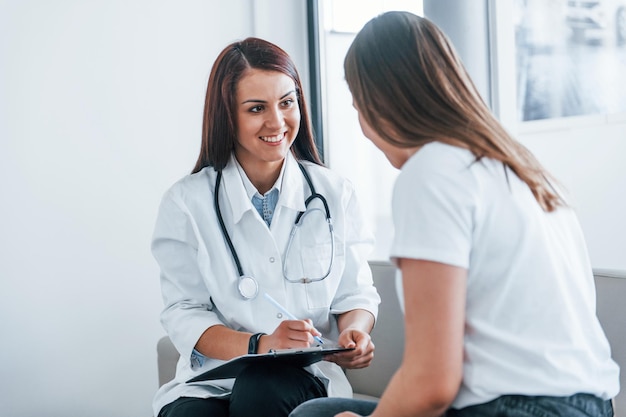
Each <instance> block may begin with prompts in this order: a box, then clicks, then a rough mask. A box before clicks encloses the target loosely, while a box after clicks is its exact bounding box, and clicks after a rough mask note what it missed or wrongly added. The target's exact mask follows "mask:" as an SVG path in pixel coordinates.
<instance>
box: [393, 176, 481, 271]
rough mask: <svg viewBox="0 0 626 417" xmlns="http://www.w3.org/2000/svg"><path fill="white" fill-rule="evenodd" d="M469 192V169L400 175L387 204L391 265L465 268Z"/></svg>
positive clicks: (469, 241) (470, 228) (469, 236)
mask: <svg viewBox="0 0 626 417" xmlns="http://www.w3.org/2000/svg"><path fill="white" fill-rule="evenodd" d="M475 188H476V185H475V183H474V181H473V180H472V176H471V173H470V172H469V169H465V170H458V171H455V170H452V169H451V170H443V169H438V170H428V169H423V170H417V169H416V167H415V166H412V167H409V169H408V170H406V171H404V170H403V172H401V174H400V175H399V176H398V178H397V180H396V184H395V187H394V192H393V199H392V213H393V222H394V228H395V236H394V240H393V243H392V247H391V253H390V254H391V258H392V260H395V259H398V258H410V259H422V260H428V261H434V262H441V263H444V264H449V265H454V266H459V267H462V268H468V267H469V262H470V251H471V248H472V231H473V227H474V218H475V211H476V204H475V202H476V199H475V197H474V195H473V190H475Z"/></svg>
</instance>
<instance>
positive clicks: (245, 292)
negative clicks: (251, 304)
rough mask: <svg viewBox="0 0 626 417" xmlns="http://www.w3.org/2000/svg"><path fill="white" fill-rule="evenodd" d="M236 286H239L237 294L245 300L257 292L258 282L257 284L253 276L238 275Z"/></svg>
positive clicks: (251, 297)
mask: <svg viewBox="0 0 626 417" xmlns="http://www.w3.org/2000/svg"><path fill="white" fill-rule="evenodd" d="M237 287H238V288H239V294H241V296H242V297H243V298H245V299H247V300H251V299H253V298H255V297H256V296H257V294H258V293H259V284H257V282H256V280H255V279H254V278H252V277H249V276H246V275H243V276H240V277H239V284H237Z"/></svg>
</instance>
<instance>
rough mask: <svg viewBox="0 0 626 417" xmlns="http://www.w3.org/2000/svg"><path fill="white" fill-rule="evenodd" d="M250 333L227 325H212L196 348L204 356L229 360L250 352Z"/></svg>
mask: <svg viewBox="0 0 626 417" xmlns="http://www.w3.org/2000/svg"><path fill="white" fill-rule="evenodd" d="M249 340H250V333H245V332H238V331H236V330H232V329H229V328H228V327H226V326H220V325H217V326H212V327H209V328H208V329H206V330H205V331H204V333H202V336H200V339H198V342H197V343H196V346H195V348H196V350H197V351H198V352H200V353H202V354H203V355H204V356H208V357H211V358H214V359H221V360H229V359H232V358H234V357H236V356H241V355H245V354H247V353H248V342H249Z"/></svg>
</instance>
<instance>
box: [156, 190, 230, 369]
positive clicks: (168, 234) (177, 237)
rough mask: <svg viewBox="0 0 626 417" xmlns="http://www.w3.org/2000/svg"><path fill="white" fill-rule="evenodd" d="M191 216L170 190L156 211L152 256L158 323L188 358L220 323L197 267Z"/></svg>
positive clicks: (196, 246)
mask: <svg viewBox="0 0 626 417" xmlns="http://www.w3.org/2000/svg"><path fill="white" fill-rule="evenodd" d="M196 229H197V227H196V225H195V222H194V219H193V217H192V216H191V214H190V213H189V212H188V210H185V206H184V204H183V203H182V202H181V201H180V200H179V199H178V198H177V197H176V195H175V194H174V193H172V192H171V191H170V192H168V193H167V194H166V195H165V197H164V198H163V201H162V202H161V206H160V208H159V214H158V217H157V221H156V226H155V230H154V234H153V238H152V254H153V255H154V258H155V259H156V261H157V263H158V264H159V267H160V268H161V292H162V296H163V303H164V305H165V308H164V309H163V311H162V313H161V323H162V325H163V327H164V328H165V330H166V332H167V334H168V335H169V337H170V339H171V340H172V342H173V343H174V345H175V346H176V349H177V350H178V351H179V352H180V353H181V355H182V356H183V357H186V358H191V355H192V352H193V349H194V347H195V345H196V343H197V341H198V339H199V338H200V336H201V335H202V333H203V332H204V331H205V330H206V329H207V328H209V327H211V326H214V325H216V324H223V323H222V322H221V321H220V319H219V318H218V316H217V314H216V313H215V312H213V311H211V309H212V308H213V305H212V303H211V294H210V293H209V291H208V289H207V286H206V285H205V283H204V280H203V277H202V274H201V272H200V270H199V268H198V259H197V258H198V255H197V254H198V238H197V235H196Z"/></svg>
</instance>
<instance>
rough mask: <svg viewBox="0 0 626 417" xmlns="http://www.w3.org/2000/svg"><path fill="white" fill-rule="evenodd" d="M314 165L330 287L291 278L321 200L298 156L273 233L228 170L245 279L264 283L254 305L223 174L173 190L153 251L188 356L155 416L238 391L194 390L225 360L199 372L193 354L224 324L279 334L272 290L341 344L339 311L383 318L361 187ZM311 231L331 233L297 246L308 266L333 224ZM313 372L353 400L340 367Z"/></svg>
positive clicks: (209, 385) (172, 325) (178, 342)
mask: <svg viewBox="0 0 626 417" xmlns="http://www.w3.org/2000/svg"><path fill="white" fill-rule="evenodd" d="M304 165H305V168H306V169H307V172H308V173H309V175H310V177H311V179H312V182H313V185H314V186H315V188H316V191H317V192H318V193H320V194H322V195H323V196H324V197H325V198H326V200H327V201H328V205H329V209H330V213H331V216H332V219H333V225H334V239H335V257H334V262H333V267H332V272H331V274H330V275H329V276H328V277H327V278H326V279H324V280H323V281H319V282H314V283H309V284H300V283H290V282H288V281H286V280H285V278H284V277H283V271H282V265H283V262H282V259H283V256H284V253H285V249H286V245H287V239H288V236H289V233H290V231H291V229H292V226H293V224H294V220H295V217H296V215H297V213H298V212H299V211H304V210H305V200H306V198H307V197H308V196H309V195H310V193H311V192H310V189H309V187H308V185H307V183H306V180H305V178H304V176H303V175H302V173H301V172H300V170H299V168H298V166H297V162H296V160H295V158H294V157H293V156H292V155H291V154H289V155H288V157H287V158H286V166H285V172H284V177H283V182H282V186H281V193H280V196H279V199H278V203H277V205H276V210H275V213H274V216H273V219H272V223H271V226H270V227H269V228H268V227H267V225H266V223H265V222H264V221H263V219H262V218H261V217H260V216H259V214H258V212H257V211H256V209H255V208H254V206H253V205H252V202H251V201H250V199H249V198H248V196H247V194H246V190H245V187H244V185H243V182H242V179H241V177H240V174H239V172H238V170H237V168H236V166H235V164H234V162H233V160H231V161H230V162H229V164H228V165H227V166H226V168H224V170H223V172H222V184H221V186H220V191H219V193H220V194H219V197H220V209H221V213H222V217H223V219H224V223H225V226H226V229H227V230H228V233H229V235H230V238H231V239H232V242H233V245H234V247H235V249H236V251H237V254H238V256H239V260H240V262H241V265H242V269H243V272H244V274H245V275H249V276H253V277H254V278H255V279H256V280H257V282H258V285H259V296H257V297H256V298H255V299H253V300H246V299H244V298H243V297H242V296H241V295H240V294H239V291H238V289H237V283H238V279H239V274H238V272H237V268H236V266H235V263H234V260H233V256H232V255H231V252H230V251H229V249H228V246H227V244H226V241H225V239H224V237H223V234H222V232H221V229H220V226H219V223H218V218H217V215H216V212H215V208H214V202H213V200H214V190H215V179H216V172H215V170H214V169H213V168H211V167H207V168H205V169H203V170H202V171H200V172H198V173H196V174H192V175H189V176H186V177H185V178H183V179H181V180H180V181H178V182H177V183H176V184H174V186H172V187H171V188H170V189H169V190H168V191H167V192H166V193H165V195H164V197H163V200H162V202H161V206H160V209H159V214H158V218H157V222H156V226H155V231H154V236H153V241H152V252H153V255H154V257H155V258H156V260H157V262H158V264H159V266H160V268H161V289H162V294H163V301H164V305H165V308H164V310H163V312H162V314H161V322H162V324H163V327H164V328H165V330H166V331H167V334H168V335H169V337H170V338H171V340H172V342H173V343H174V345H175V346H176V348H177V350H178V351H179V352H180V354H181V357H180V360H179V362H178V365H177V369H176V377H175V378H174V380H173V381H171V382H169V383H167V384H165V385H164V386H163V387H161V388H160V389H159V391H158V392H157V394H156V396H155V398H154V403H153V408H154V411H155V415H157V414H158V412H159V410H160V409H161V408H162V407H163V406H164V405H166V404H169V403H170V402H172V401H174V400H176V399H177V398H178V397H181V396H192V397H201V398H208V397H215V396H225V395H228V394H230V390H231V388H232V384H233V381H234V380H232V379H229V380H216V381H209V382H201V383H194V384H186V383H185V381H186V380H188V379H189V378H191V377H193V376H195V375H197V374H199V373H202V372H204V371H206V370H208V369H211V368H213V367H215V366H217V365H219V364H221V363H223V361H219V360H216V359H210V358H207V359H206V361H205V362H204V364H203V365H202V366H198V365H197V364H195V361H191V357H192V352H193V349H194V346H195V344H196V342H197V341H198V339H199V338H200V336H201V335H202V333H203V332H204V331H205V330H206V329H207V328H209V327H211V326H214V325H220V324H222V325H225V326H227V327H229V328H232V329H235V330H240V331H247V332H252V333H256V332H264V333H268V334H269V333H272V332H273V331H274V329H275V328H276V327H277V326H278V324H279V323H280V322H281V321H282V320H284V319H285V317H282V315H281V314H280V313H279V312H278V311H277V309H276V308H275V307H274V306H272V305H271V304H270V303H269V302H268V301H267V300H266V299H265V297H263V296H262V294H263V293H264V292H267V293H268V294H269V295H271V296H272V297H273V298H274V299H276V300H277V301H278V302H279V303H280V304H282V305H283V306H285V307H286V308H287V309H288V310H289V311H290V312H292V313H293V314H294V315H295V316H297V317H302V318H310V319H312V320H313V325H314V326H315V327H316V328H317V329H318V330H320V331H321V332H322V334H323V335H324V336H325V337H327V338H330V339H334V340H336V339H337V337H338V334H337V326H336V320H335V316H334V315H335V314H340V313H343V312H346V311H349V310H353V309H357V308H359V309H364V310H367V311H370V312H371V313H372V314H373V315H374V317H376V315H377V314H378V304H379V302H380V297H379V296H378V293H377V292H376V289H375V288H374V287H373V284H372V276H371V271H370V269H369V266H368V264H367V255H368V254H369V252H370V251H371V249H372V247H373V238H372V235H371V234H370V233H369V231H368V229H367V227H365V224H364V220H363V216H362V213H361V211H360V209H359V206H358V203H357V200H356V197H355V194H354V189H353V187H352V185H351V184H350V183H349V182H348V181H346V180H345V179H343V178H341V177H339V176H338V175H337V174H335V173H334V172H332V171H330V170H328V169H327V168H324V167H320V166H318V165H315V164H311V163H306V162H305V163H304ZM312 206H319V207H323V206H322V204H321V203H320V202H319V200H317V199H316V200H314V201H313V202H312V203H311V204H310V205H309V207H312ZM307 230H309V231H310V230H313V232H311V233H312V234H315V233H320V234H321V235H319V237H318V238H316V237H315V236H311V238H310V239H308V237H307V239H297V240H296V241H294V242H293V246H292V249H291V250H292V251H293V252H295V253H296V254H300V255H301V256H302V262H303V263H306V262H307V258H310V257H311V256H315V253H316V252H315V249H314V247H312V246H314V242H315V241H316V240H318V241H319V240H320V239H321V240H324V239H326V240H327V239H328V228H327V227H326V226H325V223H320V226H319V227H317V228H312V229H311V228H308V229H307ZM303 246H307V247H303ZM290 256H291V255H290ZM308 260H309V261H310V259H308ZM308 369H309V370H310V372H312V373H313V374H315V375H317V376H319V377H320V378H321V379H322V381H324V383H325V384H326V388H327V390H328V393H329V396H345V397H349V396H351V394H352V390H351V388H350V385H349V383H348V381H347V379H346V378H345V375H344V374H343V371H342V370H341V368H340V367H338V366H337V365H335V364H334V363H331V362H325V361H322V362H320V363H319V364H316V365H313V366H311V367H309V368H308Z"/></svg>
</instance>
